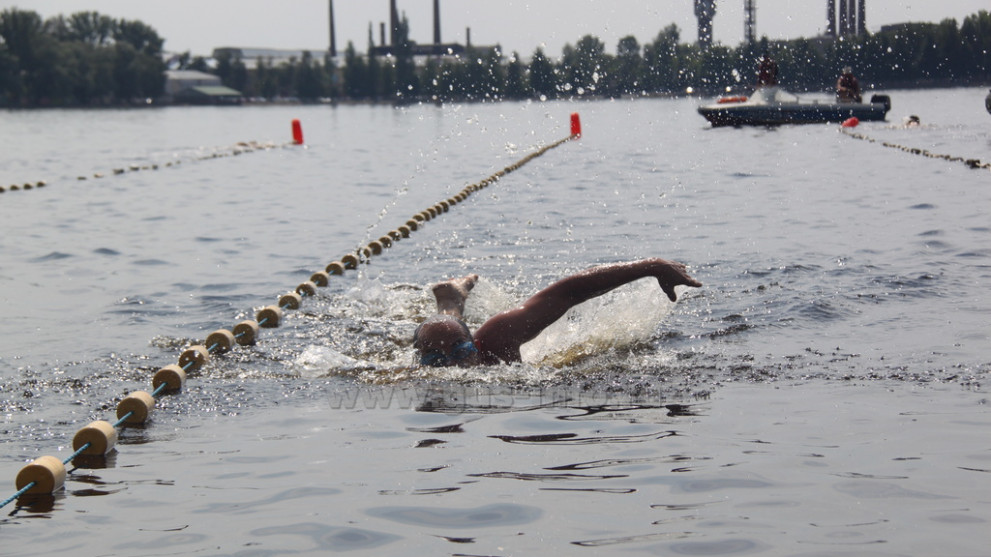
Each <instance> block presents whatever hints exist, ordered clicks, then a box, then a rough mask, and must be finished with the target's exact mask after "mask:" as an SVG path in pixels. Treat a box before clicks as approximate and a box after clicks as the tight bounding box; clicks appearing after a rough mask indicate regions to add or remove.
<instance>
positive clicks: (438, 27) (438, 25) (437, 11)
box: [434, 0, 440, 44]
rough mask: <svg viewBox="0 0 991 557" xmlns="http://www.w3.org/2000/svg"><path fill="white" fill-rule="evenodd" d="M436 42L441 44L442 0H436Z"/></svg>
mask: <svg viewBox="0 0 991 557" xmlns="http://www.w3.org/2000/svg"><path fill="white" fill-rule="evenodd" d="M434 44H440V0H434Z"/></svg>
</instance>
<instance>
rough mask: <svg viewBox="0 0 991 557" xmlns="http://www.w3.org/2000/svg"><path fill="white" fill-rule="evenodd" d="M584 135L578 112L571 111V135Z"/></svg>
mask: <svg viewBox="0 0 991 557" xmlns="http://www.w3.org/2000/svg"><path fill="white" fill-rule="evenodd" d="M581 136H582V121H581V118H579V117H578V113H577V112H572V113H571V137H581Z"/></svg>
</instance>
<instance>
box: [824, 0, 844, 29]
mask: <svg viewBox="0 0 991 557" xmlns="http://www.w3.org/2000/svg"><path fill="white" fill-rule="evenodd" d="M840 1H841V2H842V1H843V0H840ZM826 36H827V37H836V0H826Z"/></svg>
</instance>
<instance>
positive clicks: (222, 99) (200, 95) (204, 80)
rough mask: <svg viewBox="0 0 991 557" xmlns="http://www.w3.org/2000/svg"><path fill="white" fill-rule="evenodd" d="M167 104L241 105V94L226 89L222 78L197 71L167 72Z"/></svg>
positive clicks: (234, 90) (228, 88)
mask: <svg viewBox="0 0 991 557" xmlns="http://www.w3.org/2000/svg"><path fill="white" fill-rule="evenodd" d="M164 100H165V102H172V103H179V104H241V101H242V100H243V97H242V95H241V92H240V91H238V90H236V89H231V88H230V87H225V86H224V85H223V84H222V83H221V82H220V78H219V77H217V76H215V75H213V74H208V73H204V72H198V71H195V70H168V71H166V72H165V99H164Z"/></svg>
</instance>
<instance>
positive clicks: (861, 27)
mask: <svg viewBox="0 0 991 557" xmlns="http://www.w3.org/2000/svg"><path fill="white" fill-rule="evenodd" d="M865 4H867V0H860V1H859V2H858V3H857V34H858V35H866V34H867V6H866V5H865Z"/></svg>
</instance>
